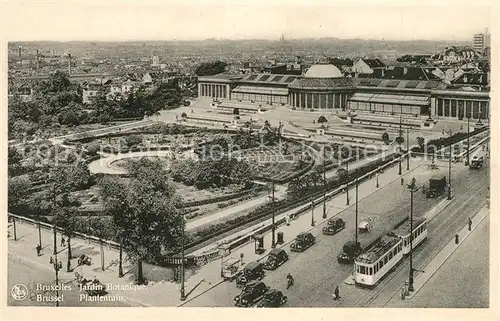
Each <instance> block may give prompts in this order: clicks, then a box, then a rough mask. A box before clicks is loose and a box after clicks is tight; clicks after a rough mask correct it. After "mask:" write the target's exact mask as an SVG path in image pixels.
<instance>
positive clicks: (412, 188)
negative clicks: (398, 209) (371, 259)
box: [408, 178, 418, 291]
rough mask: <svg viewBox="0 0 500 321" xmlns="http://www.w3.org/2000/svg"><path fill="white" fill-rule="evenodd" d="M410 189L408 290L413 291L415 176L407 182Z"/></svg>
mask: <svg viewBox="0 0 500 321" xmlns="http://www.w3.org/2000/svg"><path fill="white" fill-rule="evenodd" d="M408 188H409V189H410V273H409V275H408V290H409V291H413V194H414V193H415V192H417V191H418V187H417V186H416V184H415V178H413V179H412V182H411V183H410V184H408Z"/></svg>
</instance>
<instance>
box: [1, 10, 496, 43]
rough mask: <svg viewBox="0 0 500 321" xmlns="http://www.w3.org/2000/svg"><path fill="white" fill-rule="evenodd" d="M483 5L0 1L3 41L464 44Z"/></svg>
mask: <svg viewBox="0 0 500 321" xmlns="http://www.w3.org/2000/svg"><path fill="white" fill-rule="evenodd" d="M491 3H492V2H490V1H486V0H485V1H483V0H475V1H463V0H462V1H452V0H449V1H439V0H434V1H427V0H420V1H410V0H408V1H404V0H399V1H381V0H380V1H375V0H372V1H362V0H350V1H344V0H338V1H322V0H318V1H314V0H309V1H296V0H288V1H284V0H283V1H281V0H267V1H263V0H253V1H246V0H239V1H236V0H235V1H207V0H205V1H190V0H187V1H182V2H180V1H169V0H163V1H159V0H140V1H139V0H120V1H118V0H100V1H97V0H86V1H83V0H81V1H75V0H65V1H61V0H51V1H44V0H38V1H21V0H19V1H13V0H3V3H2V5H1V9H2V10H1V12H2V13H1V14H2V19H1V23H2V36H3V38H5V39H6V40H7V41H32V40H55V41H69V40H74V41H77V40H78V41H85V40H94V41H96V40H102V41H127V40H198V39H207V38H217V39H219V38H224V39H278V38H279V37H280V36H281V34H284V35H285V38H309V37H312V38H319V37H337V38H342V39H352V38H362V39H386V40H414V39H427V40H471V38H472V35H473V34H474V33H477V32H482V31H484V29H485V28H486V27H489V25H490V17H491V15H492V14H493V10H492V8H491Z"/></svg>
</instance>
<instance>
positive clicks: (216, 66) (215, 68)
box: [194, 60, 227, 76]
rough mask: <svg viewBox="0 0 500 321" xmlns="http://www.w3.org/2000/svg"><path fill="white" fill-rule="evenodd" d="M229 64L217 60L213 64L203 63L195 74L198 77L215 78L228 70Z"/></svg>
mask: <svg viewBox="0 0 500 321" xmlns="http://www.w3.org/2000/svg"><path fill="white" fill-rule="evenodd" d="M226 66H227V63H225V62H223V61H220V60H217V61H212V62H203V63H201V64H200V65H198V67H196V69H195V71H194V73H195V74H196V75H197V76H213V75H217V74H220V73H223V72H224V71H225V70H226Z"/></svg>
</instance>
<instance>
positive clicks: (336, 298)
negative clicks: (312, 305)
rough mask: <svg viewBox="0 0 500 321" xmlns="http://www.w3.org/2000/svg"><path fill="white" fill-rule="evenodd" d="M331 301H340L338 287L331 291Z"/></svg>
mask: <svg viewBox="0 0 500 321" xmlns="http://www.w3.org/2000/svg"><path fill="white" fill-rule="evenodd" d="M333 299H334V300H339V299H340V291H339V286H338V285H337V286H336V287H335V290H334V291H333Z"/></svg>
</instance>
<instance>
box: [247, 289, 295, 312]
mask: <svg viewBox="0 0 500 321" xmlns="http://www.w3.org/2000/svg"><path fill="white" fill-rule="evenodd" d="M287 301H288V297H287V296H286V295H283V293H282V292H281V291H278V290H275V289H272V290H269V291H268V292H267V293H266V294H264V297H263V298H262V300H261V301H260V302H259V303H258V304H257V305H256V306H255V307H256V308H279V307H280V306H282V305H284V304H285V303H286V302H287Z"/></svg>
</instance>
